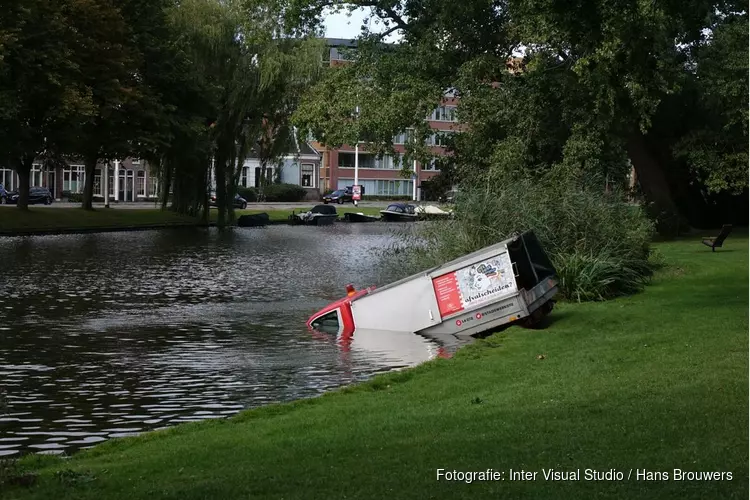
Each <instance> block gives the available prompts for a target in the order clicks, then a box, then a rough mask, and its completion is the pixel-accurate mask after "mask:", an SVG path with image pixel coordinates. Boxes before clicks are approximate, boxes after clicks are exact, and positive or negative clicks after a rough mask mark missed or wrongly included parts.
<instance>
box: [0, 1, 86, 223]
mask: <svg viewBox="0 0 750 500" xmlns="http://www.w3.org/2000/svg"><path fill="white" fill-rule="evenodd" d="M71 9H72V5H71V3H70V2H68V1H66V0H51V1H48V0H28V1H27V0H24V1H8V2H4V3H3V12H2V15H0V34H2V35H0V36H2V37H3V40H2V45H3V48H2V51H3V54H2V62H1V63H0V130H2V133H0V161H2V162H3V163H5V164H7V165H10V166H11V167H12V168H14V169H15V170H16V172H17V173H18V177H19V201H18V207H19V208H20V209H24V210H25V209H27V208H28V195H29V177H30V172H31V168H32V165H33V163H34V160H35V159H36V158H38V157H41V156H43V155H45V152H46V151H54V150H57V149H59V148H60V146H61V142H63V141H62V139H63V137H64V136H65V132H66V131H67V129H68V126H69V123H70V120H72V119H74V118H80V117H82V116H90V115H92V114H93V113H94V105H93V95H92V93H91V90H90V88H88V87H87V86H86V85H85V84H84V82H83V77H82V74H81V67H80V65H79V62H78V61H77V59H76V57H75V51H76V38H75V36H74V35H75V34H74V33H73V32H72V30H71V29H70V27H71V26H72V25H73V19H72V15H71Z"/></svg>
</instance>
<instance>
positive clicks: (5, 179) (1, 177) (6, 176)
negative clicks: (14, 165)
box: [0, 168, 16, 191]
mask: <svg viewBox="0 0 750 500" xmlns="http://www.w3.org/2000/svg"><path fill="white" fill-rule="evenodd" d="M15 180H16V176H15V172H14V171H13V170H12V169H10V168H0V184H2V185H3V187H4V188H5V189H6V191H13V190H14V189H15V182H14V181H15Z"/></svg>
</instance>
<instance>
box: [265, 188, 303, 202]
mask: <svg viewBox="0 0 750 500" xmlns="http://www.w3.org/2000/svg"><path fill="white" fill-rule="evenodd" d="M306 194H307V191H305V188H303V187H302V186H298V185H296V184H269V185H268V186H263V195H264V196H265V201H269V202H287V203H294V202H298V201H302V200H304V199H305V195H306Z"/></svg>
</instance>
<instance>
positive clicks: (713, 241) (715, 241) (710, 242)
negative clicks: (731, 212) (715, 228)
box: [702, 224, 732, 252]
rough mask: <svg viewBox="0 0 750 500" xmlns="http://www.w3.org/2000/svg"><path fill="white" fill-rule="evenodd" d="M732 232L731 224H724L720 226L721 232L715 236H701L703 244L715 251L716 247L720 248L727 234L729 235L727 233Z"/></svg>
mask: <svg viewBox="0 0 750 500" xmlns="http://www.w3.org/2000/svg"><path fill="white" fill-rule="evenodd" d="M731 232H732V225H731V224H725V225H723V226H722V227H721V232H720V233H719V236H716V237H710V236H709V237H705V238H703V242H702V243H703V244H704V245H706V246H707V247H711V251H712V252H715V251H716V249H717V248H721V246H722V245H723V244H724V240H725V239H727V236H729V233H731Z"/></svg>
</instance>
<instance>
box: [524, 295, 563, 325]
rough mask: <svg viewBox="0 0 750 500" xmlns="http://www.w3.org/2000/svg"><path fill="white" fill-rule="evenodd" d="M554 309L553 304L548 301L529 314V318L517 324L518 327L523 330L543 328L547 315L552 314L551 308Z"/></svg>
mask: <svg viewBox="0 0 750 500" xmlns="http://www.w3.org/2000/svg"><path fill="white" fill-rule="evenodd" d="M553 307H555V302H554V301H552V300H549V301H547V302H545V303H544V304H542V305H541V307H539V308H538V309H537V310H536V311H534V312H533V313H531V314H530V315H529V316H527V317H526V318H524V319H523V320H521V321H520V322H519V325H520V326H521V327H523V328H531V329H534V330H536V329H539V328H544V326H545V321H544V319H545V318H546V317H547V315H548V314H549V313H551V312H552V308H553Z"/></svg>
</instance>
